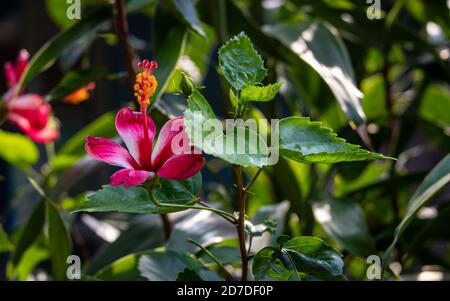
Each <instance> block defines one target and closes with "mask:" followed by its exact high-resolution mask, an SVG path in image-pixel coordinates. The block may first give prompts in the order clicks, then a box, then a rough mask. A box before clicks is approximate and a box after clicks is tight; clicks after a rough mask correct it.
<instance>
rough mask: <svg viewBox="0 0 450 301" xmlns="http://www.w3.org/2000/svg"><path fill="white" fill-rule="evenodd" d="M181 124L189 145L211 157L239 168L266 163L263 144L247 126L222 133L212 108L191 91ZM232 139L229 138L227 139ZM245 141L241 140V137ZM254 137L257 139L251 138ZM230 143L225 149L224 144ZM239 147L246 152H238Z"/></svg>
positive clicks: (195, 91) (235, 126)
mask: <svg viewBox="0 0 450 301" xmlns="http://www.w3.org/2000/svg"><path fill="white" fill-rule="evenodd" d="M184 116H185V118H186V120H185V122H184V124H185V126H186V132H187V133H188V135H189V138H190V141H191V143H192V144H193V145H194V146H196V147H197V148H198V149H200V150H202V151H203V152H205V153H206V154H210V155H213V156H215V157H218V158H221V159H223V160H225V161H227V162H230V163H233V164H239V165H242V166H263V165H265V164H266V161H267V156H268V150H267V146H266V144H265V141H264V140H263V139H262V138H261V136H259V134H257V133H256V132H254V131H253V130H252V129H251V128H250V127H247V126H243V125H241V126H240V125H239V124H236V125H233V126H231V127H230V129H227V130H226V134H225V133H223V129H222V128H219V129H217V127H218V126H221V124H218V123H214V122H216V121H217V118H216V115H215V114H214V112H213V110H212V108H211V106H210V105H209V103H208V102H207V101H206V99H205V98H204V97H203V95H202V94H201V93H200V92H198V91H197V90H194V91H193V93H192V94H191V96H190V97H189V99H188V109H187V110H186V111H185V112H184ZM230 137H232V138H230ZM243 137H245V138H244V140H242V138H243ZM250 137H256V139H250ZM227 140H228V141H230V140H233V141H234V143H233V145H232V146H229V149H227V142H226V141H227ZM241 148H242V149H243V150H245V152H242V151H240V150H241Z"/></svg>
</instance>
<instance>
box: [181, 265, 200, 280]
mask: <svg viewBox="0 0 450 301" xmlns="http://www.w3.org/2000/svg"><path fill="white" fill-rule="evenodd" d="M177 281H203V279H202V278H201V277H200V275H199V274H198V273H197V272H196V271H194V270H191V269H189V268H185V269H184V271H183V272H179V273H178V275H177Z"/></svg>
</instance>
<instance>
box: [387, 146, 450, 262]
mask: <svg viewBox="0 0 450 301" xmlns="http://www.w3.org/2000/svg"><path fill="white" fill-rule="evenodd" d="M449 182H450V155H447V156H446V157H445V158H444V159H442V160H441V161H440V162H439V163H438V164H437V165H436V166H435V167H434V168H433V169H432V170H431V171H430V172H429V173H428V175H427V176H426V177H425V179H424V180H423V182H422V183H421V184H420V185H419V187H418V188H417V189H416V191H415V192H414V195H413V196H412V197H411V199H409V201H408V205H407V207H406V213H405V216H404V217H403V220H402V221H401V223H400V224H399V225H398V226H397V228H395V234H394V240H393V241H392V243H391V245H390V246H389V248H388V249H387V250H386V252H385V255H384V258H383V267H384V268H385V267H386V265H387V264H388V263H389V260H390V256H391V252H392V249H393V248H394V246H395V244H396V243H397V241H398V240H399V238H400V236H401V235H402V234H403V232H404V231H405V229H406V228H407V227H408V225H409V224H410V223H411V222H412V220H413V219H414V217H415V215H416V213H417V212H418V211H419V209H420V208H422V207H423V206H424V205H425V204H426V203H427V202H428V201H430V200H431V198H432V197H433V196H434V195H435V194H436V193H437V192H438V191H439V190H441V189H442V188H444V187H445V186H446V185H448V183H449Z"/></svg>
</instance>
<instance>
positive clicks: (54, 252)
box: [46, 201, 72, 280]
mask: <svg viewBox="0 0 450 301" xmlns="http://www.w3.org/2000/svg"><path fill="white" fill-rule="evenodd" d="M46 204H47V206H46V207H47V219H48V236H49V243H50V256H51V262H52V270H53V277H54V279H55V280H64V279H66V269H67V263H66V260H67V257H68V256H69V255H70V254H71V253H72V241H71V239H70V236H69V233H68V232H67V229H66V226H65V225H64V222H63V220H62V218H61V216H60V213H59V211H58V209H57V208H56V207H55V205H53V203H51V202H50V201H46Z"/></svg>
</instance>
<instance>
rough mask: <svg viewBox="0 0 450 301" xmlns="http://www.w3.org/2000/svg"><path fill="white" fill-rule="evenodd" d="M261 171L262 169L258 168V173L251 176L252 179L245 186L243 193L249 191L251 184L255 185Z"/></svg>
mask: <svg viewBox="0 0 450 301" xmlns="http://www.w3.org/2000/svg"><path fill="white" fill-rule="evenodd" d="M262 170H263V168H262V167H260V168H259V169H258V171H257V172H256V173H255V175H254V176H253V178H252V179H251V180H250V182H248V184H247V186H245V188H244V189H245V191H246V192H248V191H249V190H250V187H251V186H252V185H253V183H255V181H256V179H257V178H258V176H259V174H260V173H261V171H262Z"/></svg>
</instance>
